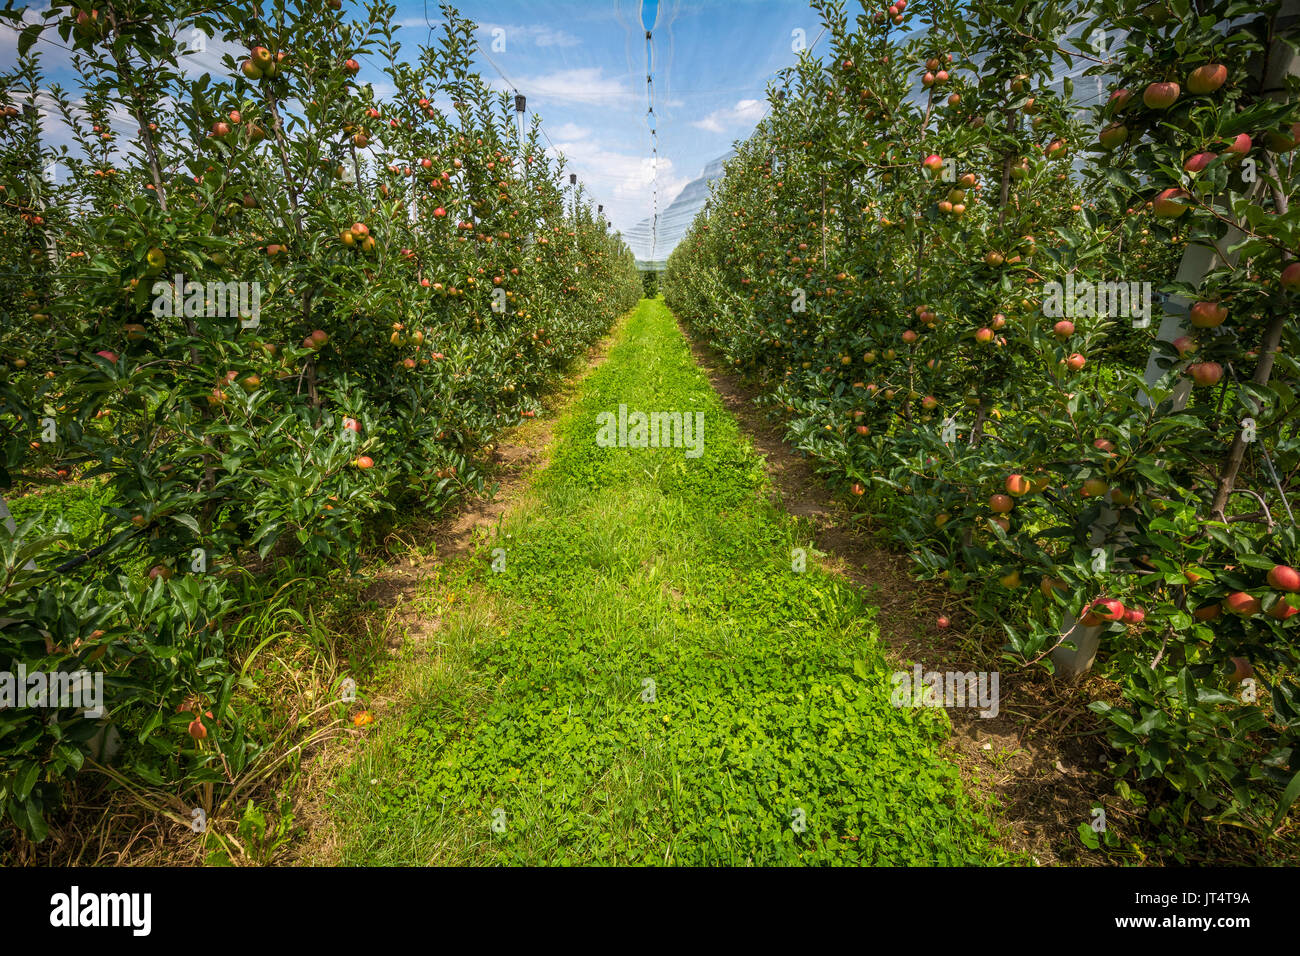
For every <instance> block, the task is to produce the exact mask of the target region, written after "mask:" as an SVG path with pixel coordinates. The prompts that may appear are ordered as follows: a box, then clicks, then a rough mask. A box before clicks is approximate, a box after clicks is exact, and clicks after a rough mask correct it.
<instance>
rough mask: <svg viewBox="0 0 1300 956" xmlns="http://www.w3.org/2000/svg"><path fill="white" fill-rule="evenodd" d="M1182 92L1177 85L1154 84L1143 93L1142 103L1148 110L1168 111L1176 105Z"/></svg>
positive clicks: (1169, 83) (1170, 83) (1171, 83)
mask: <svg viewBox="0 0 1300 956" xmlns="http://www.w3.org/2000/svg"><path fill="white" fill-rule="evenodd" d="M1181 92H1182V89H1181V87H1179V85H1178V84H1177V83H1173V82H1168V83H1152V84H1150V85H1149V86H1147V88H1146V89H1145V90H1143V91H1142V102H1143V103H1145V104H1146V105H1147V109H1152V110H1167V109H1169V107H1171V106H1173V105H1174V102H1175V101H1176V100H1177V99H1178V94H1179V93H1181Z"/></svg>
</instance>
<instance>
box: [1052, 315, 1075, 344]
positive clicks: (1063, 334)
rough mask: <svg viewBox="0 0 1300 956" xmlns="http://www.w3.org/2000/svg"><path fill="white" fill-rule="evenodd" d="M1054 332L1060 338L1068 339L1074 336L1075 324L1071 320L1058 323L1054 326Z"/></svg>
mask: <svg viewBox="0 0 1300 956" xmlns="http://www.w3.org/2000/svg"><path fill="white" fill-rule="evenodd" d="M1052 331H1053V332H1055V333H1056V335H1057V336H1058V337H1059V338H1063V339H1068V338H1069V337H1070V336H1071V335H1073V334H1074V323H1073V322H1071V321H1070V320H1069V319H1062V320H1061V321H1060V322H1057V323H1056V324H1055V325H1054V326H1052Z"/></svg>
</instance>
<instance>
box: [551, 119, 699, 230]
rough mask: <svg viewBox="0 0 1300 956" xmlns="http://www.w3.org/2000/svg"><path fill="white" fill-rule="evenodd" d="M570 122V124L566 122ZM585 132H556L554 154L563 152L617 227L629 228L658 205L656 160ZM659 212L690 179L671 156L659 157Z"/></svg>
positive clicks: (568, 166) (578, 130)
mask: <svg viewBox="0 0 1300 956" xmlns="http://www.w3.org/2000/svg"><path fill="white" fill-rule="evenodd" d="M566 125H570V124H566ZM573 131H574V132H580V133H583V134H584V135H583V136H582V137H576V138H574V139H572V140H569V139H560V138H557V137H556V136H552V137H551V138H552V139H553V140H555V149H554V150H551V151H550V152H551V154H552V155H555V154H556V153H560V154H563V156H564V158H565V160H566V169H568V170H569V171H570V172H575V173H577V174H578V179H579V180H581V182H582V183H583V184H584V185H585V186H586V187H587V189H588V191H589V193H590V194H591V195H592V196H593V197H594V201H595V202H597V203H603V204H604V206H605V215H606V216H607V217H608V218H609V220H610V221H611V222H612V223H614V225H615V227H616V228H620V229H623V230H624V231H626V230H627V229H629V228H631V227H632V226H634V225H635V224H636V223H638V222H640V221H641V220H643V219H645V218H646V216H648V215H650V212H651V210H652V209H653V208H654V193H655V189H654V186H655V164H654V162H653V160H652V159H651V158H650V157H649V156H645V155H642V154H629V153H621V152H618V151H617V150H615V149H611V148H609V147H608V146H605V145H604V144H602V143H601V142H599V141H597V140H592V139H590V138H587V135H586V134H588V131H587V130H584V129H581V128H575V129H574V130H573ZM658 173H659V175H658V181H659V212H660V213H663V211H664V210H665V209H667V208H668V205H669V203H671V202H672V201H673V200H674V199H675V198H676V197H677V194H678V193H680V192H681V191H682V189H683V188H685V186H686V184H687V183H689V182H690V177H688V176H682V175H679V174H678V173H677V172H676V171H675V169H674V167H673V162H672V160H671V159H667V158H664V157H662V156H661V157H660V158H659V165H658Z"/></svg>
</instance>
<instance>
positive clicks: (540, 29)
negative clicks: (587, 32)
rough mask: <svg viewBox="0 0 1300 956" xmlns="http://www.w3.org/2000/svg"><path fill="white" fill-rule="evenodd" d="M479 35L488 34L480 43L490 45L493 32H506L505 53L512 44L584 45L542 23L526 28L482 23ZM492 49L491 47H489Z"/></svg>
mask: <svg viewBox="0 0 1300 956" xmlns="http://www.w3.org/2000/svg"><path fill="white" fill-rule="evenodd" d="M478 30H479V33H483V34H486V36H481V37H480V38H479V42H480V43H487V44H490V43H491V42H492V40H493V39H495V38H494V37H493V35H492V31H493V30H504V31H505V35H504V37H501V39H503V40H504V41H505V45H506V48H505V50H504V51H501V52H506V53H508V52H509V51H510V44H512V43H521V44H523V43H531V44H532V45H533V46H537V47H552V46H559V47H568V46H578V45H579V44H580V43H582V39H581V37H576V36H574V35H573V34H572V33H566V32H565V31H563V30H560V29H557V28H555V27H551V26H546V25H545V24H541V23H532V24H528V25H526V26H523V25H513V26H512V25H510V24H505V23H480V24H478ZM489 49H491V47H489Z"/></svg>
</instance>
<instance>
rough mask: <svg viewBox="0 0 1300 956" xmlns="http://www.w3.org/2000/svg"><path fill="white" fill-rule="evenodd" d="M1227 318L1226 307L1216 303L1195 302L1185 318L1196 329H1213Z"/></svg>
mask: <svg viewBox="0 0 1300 956" xmlns="http://www.w3.org/2000/svg"><path fill="white" fill-rule="evenodd" d="M1227 317H1228V307H1227V306H1225V305H1222V304H1220V303H1218V302H1197V303H1195V304H1194V305H1193V306H1192V307H1191V309H1189V310H1188V313H1187V318H1188V321H1189V322H1191V323H1192V325H1193V326H1195V327H1196V328H1198V329H1213V328H1217V327H1218V326H1220V325H1222V324H1223V322H1224V320H1225V319H1226V318H1227Z"/></svg>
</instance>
